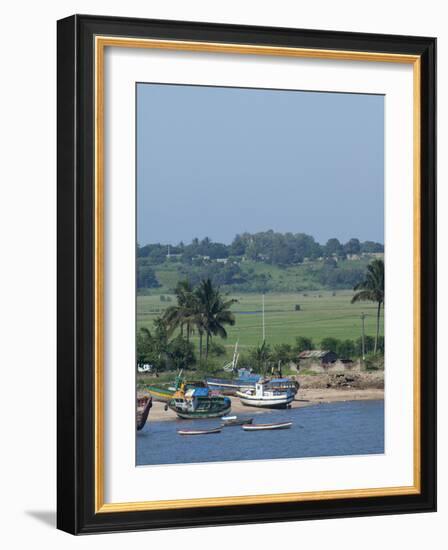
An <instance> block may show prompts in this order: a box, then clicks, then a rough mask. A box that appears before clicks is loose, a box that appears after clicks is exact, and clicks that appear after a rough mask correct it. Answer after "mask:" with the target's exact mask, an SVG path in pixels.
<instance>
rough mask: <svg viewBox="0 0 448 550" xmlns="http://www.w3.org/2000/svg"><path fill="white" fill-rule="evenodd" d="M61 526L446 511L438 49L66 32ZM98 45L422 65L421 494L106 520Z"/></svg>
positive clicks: (60, 111) (226, 28) (179, 25)
mask: <svg viewBox="0 0 448 550" xmlns="http://www.w3.org/2000/svg"><path fill="white" fill-rule="evenodd" d="M57 31H58V33H57V36H58V37H57V42H58V43H57V47H58V61H57V70H58V77H57V91H58V107H57V116H58V125H57V134H58V154H57V162H58V167H57V178H58V202H57V207H58V221H57V231H58V294H57V296H58V306H57V315H58V339H57V344H58V382H57V391H58V402H57V415H58V429H57V437H58V457H57V469H58V473H57V492H58V508H57V526H58V528H59V529H62V530H64V531H67V532H69V533H72V534H82V533H99V532H112V531H128V530H138V529H164V528H176V527H177V528H179V527H193V526H209V525H232V524H241V523H258V522H274V521H276V522H277V521H292V520H306V519H322V518H338V517H355V516H367V515H385V514H401V513H411V512H431V511H435V509H436V305H435V304H436V126H435V117H436V40H435V39H434V38H427V37H411V36H394V35H380V34H358V33H347V32H335V31H318V30H303V29H287V28H267V27H251V26H241V25H222V24H214V23H192V22H185V21H160V20H142V19H130V18H124V17H100V16H90V15H74V16H72V17H68V18H66V19H62V20H60V21H58V25H57ZM97 35H103V36H104V35H106V36H107V35H112V36H121V37H134V38H156V39H167V40H188V41H201V42H214V43H221V42H222V43H227V44H229V43H230V44H239V43H244V44H254V45H266V46H277V47H295V48H311V49H325V50H344V51H361V52H383V53H393V54H410V55H417V56H420V59H421V89H420V94H421V226H420V234H421V292H420V305H421V318H420V329H421V357H422V368H421V379H420V385H421V418H420V426H421V491H420V493H419V494H412V495H396V496H379V497H365V498H363V497H357V498H343V499H333V500H312V501H302V502H278V503H269V504H266V503H264V504H244V505H232V506H213V507H203V508H198V507H196V508H183V509H168V510H152V511H148V510H146V511H144V510H140V511H139V510H136V511H124V512H105V513H104V512H103V513H96V512H95V506H94V500H95V495H94V493H95V467H94V452H95V449H94V447H95V440H94V416H95V391H94V326H95V323H94V315H95V296H94V284H93V283H94V275H95V246H94V224H95V208H94V183H93V180H94V163H95V158H94V154H95V153H94V148H95V129H94V85H95V82H94V51H93V41H94V38H95V36H97Z"/></svg>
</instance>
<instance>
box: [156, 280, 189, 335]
mask: <svg viewBox="0 0 448 550" xmlns="http://www.w3.org/2000/svg"><path fill="white" fill-rule="evenodd" d="M174 294H175V295H176V299H177V304H176V305H173V306H170V307H168V308H167V309H166V310H165V311H164V313H163V319H164V321H165V322H166V324H167V327H168V332H169V334H170V335H171V334H172V333H173V332H174V331H175V330H176V329H177V328H180V334H181V336H183V332H184V326H186V329H187V341H189V340H190V333H191V327H192V324H193V323H194V314H195V312H196V310H197V305H196V296H195V294H194V292H193V287H192V286H191V284H190V283H189V281H186V280H185V281H179V282H178V283H177V286H176V288H175V290H174Z"/></svg>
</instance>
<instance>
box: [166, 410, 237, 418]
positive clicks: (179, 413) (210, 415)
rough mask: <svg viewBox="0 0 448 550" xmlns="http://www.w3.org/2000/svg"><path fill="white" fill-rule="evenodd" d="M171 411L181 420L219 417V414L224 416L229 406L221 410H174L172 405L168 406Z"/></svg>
mask: <svg viewBox="0 0 448 550" xmlns="http://www.w3.org/2000/svg"><path fill="white" fill-rule="evenodd" d="M170 408H171V410H172V411H174V412H175V413H176V414H177V416H178V417H179V418H182V419H183V420H191V419H194V418H221V416H225V415H226V414H228V413H229V412H230V407H228V408H227V409H224V410H222V411H214V412H211V411H191V412H190V411H188V412H183V411H179V410H176V409H175V408H173V407H170Z"/></svg>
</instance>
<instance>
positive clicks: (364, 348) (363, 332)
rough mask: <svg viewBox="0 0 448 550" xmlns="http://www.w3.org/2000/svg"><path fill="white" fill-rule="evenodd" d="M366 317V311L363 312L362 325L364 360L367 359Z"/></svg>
mask: <svg viewBox="0 0 448 550" xmlns="http://www.w3.org/2000/svg"><path fill="white" fill-rule="evenodd" d="M365 318H366V314H365V313H364V312H362V313H361V327H362V333H361V334H362V360H363V361H365V359H366V332H365V326H364V319H365Z"/></svg>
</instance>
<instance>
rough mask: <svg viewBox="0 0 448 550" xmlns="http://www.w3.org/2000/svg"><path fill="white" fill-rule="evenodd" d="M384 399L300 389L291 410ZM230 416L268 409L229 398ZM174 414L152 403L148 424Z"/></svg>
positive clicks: (373, 393)
mask: <svg viewBox="0 0 448 550" xmlns="http://www.w3.org/2000/svg"><path fill="white" fill-rule="evenodd" d="M372 399H384V390H382V389H376V388H368V389H336V388H304V389H300V390H299V392H298V394H297V395H296V398H295V400H294V401H293V402H292V404H291V406H292V408H293V409H297V408H300V407H309V406H310V405H317V404H319V403H335V402H337V401H360V400H372ZM231 400H232V414H245V415H248V414H250V415H251V416H252V415H254V414H260V413H267V412H269V411H270V410H269V409H259V408H256V407H245V406H244V405H242V404H241V402H240V400H239V399H238V398H237V397H231ZM176 418H177V416H176V414H175V413H174V412H173V411H171V410H170V409H168V410H167V411H165V403H160V402H156V401H154V402H153V406H152V408H151V411H150V413H149V417H148V422H158V421H162V420H163V421H165V420H176Z"/></svg>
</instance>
